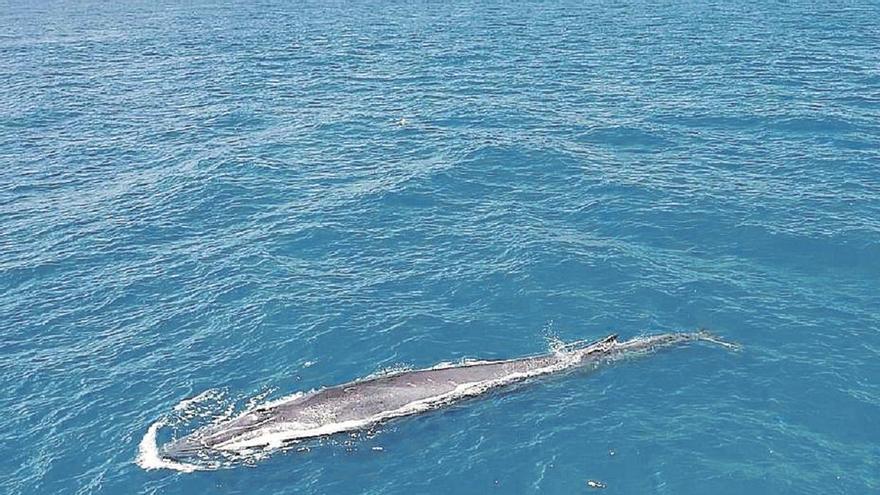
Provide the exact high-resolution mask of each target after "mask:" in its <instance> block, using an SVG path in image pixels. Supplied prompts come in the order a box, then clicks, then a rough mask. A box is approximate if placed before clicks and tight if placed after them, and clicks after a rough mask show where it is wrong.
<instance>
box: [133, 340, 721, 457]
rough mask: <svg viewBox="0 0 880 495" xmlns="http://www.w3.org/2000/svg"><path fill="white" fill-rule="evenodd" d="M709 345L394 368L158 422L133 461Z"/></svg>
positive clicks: (214, 451)
mask: <svg viewBox="0 0 880 495" xmlns="http://www.w3.org/2000/svg"><path fill="white" fill-rule="evenodd" d="M693 341H706V342H711V343H714V344H720V345H722V346H725V347H729V348H734V345H733V344H729V343H727V342H724V341H722V340H720V339H718V338H717V337H714V336H713V335H711V334H709V333H708V332H697V333H673V334H661V335H654V336H646V337H637V338H634V339H631V340H627V341H622V342H621V341H618V339H617V336H616V335H611V336H608V337H606V338H604V339H602V340H599V341H596V342H592V343H585V342H573V343H570V344H554V345H553V346H552V347H553V349H552V352H550V353H548V354H544V355H540V356H530V357H525V358H519V359H510V360H503V361H474V360H470V361H462V362H459V363H456V364H452V363H440V364H438V365H436V366H434V367H432V368H427V369H421V370H409V369H394V370H390V371H388V372H386V373H381V374H378V375H370V376H369V377H367V378H364V379H361V380H357V381H354V382H350V383H346V384H343V385H339V386H336V387H329V388H324V389H320V390H314V391H311V392H308V393H299V394H294V395H290V396H287V397H283V398H281V399H276V400H272V401H269V402H266V401H265V397H266V396H267V395H263V396H262V397H258V398H257V399H256V400H251V401H250V402H249V405H248V407H246V408H245V410H244V412H242V413H240V414H238V415H237V416H234V417H233V416H232V414H233V412H232V411H233V410H234V408H230V409H227V411H226V414H222V415H220V416H219V417H218V418H216V419H215V420H214V421H212V422H211V423H210V424H204V425H201V426H198V427H196V428H195V429H194V430H191V432H190V433H189V434H187V435H184V436H176V437H177V438H176V439H175V440H172V441H171V442H168V443H166V444H165V445H163V446H162V447H161V448H160V447H159V446H158V433H159V431H160V429H162V428H163V427H164V426H166V425H168V424H169V420H168V419H167V418H166V419H161V420H159V421H157V422H156V423H154V424H153V425H151V426H150V428H149V429H148V431H147V434H146V435H145V436H144V439H143V440H142V441H141V446H140V453H139V456H138V464H139V465H140V466H141V467H143V468H144V469H158V468H167V469H176V470H179V471H194V470H197V469H217V468H219V467H224V466H230V465H234V464H236V463H239V462H244V463H252V462H255V461H257V460H259V459H262V458H264V457H265V456H266V455H269V454H270V453H271V452H273V451H277V450H282V449H286V448H290V447H291V446H293V445H295V444H297V443H298V442H301V441H305V440H309V439H315V438H321V437H327V436H330V435H334V434H337V433H342V432H353V431H360V430H365V429H368V428H370V427H373V426H375V425H377V424H381V423H383V422H385V421H388V420H390V419H393V418H397V417H401V416H409V415H413V414H418V413H421V412H424V411H429V410H432V409H437V408H440V407H443V406H445V405H448V404H452V403H454V402H458V401H460V400H462V399H465V398H468V397H475V396H478V395H481V394H483V393H485V392H487V391H489V390H493V389H496V388H500V387H503V386H506V385H509V384H512V383H516V382H520V381H523V380H527V379H530V378H533V377H538V376H543V375H549V374H554V373H559V372H561V371H564V370H568V369H573V368H577V367H583V366H586V365H593V366H595V365H598V364H600V363H602V362H607V361H611V360H616V359H620V358H621V357H625V356H629V355H633V354H644V353H647V352H650V351H653V350H655V349H657V348H659V347H665V346H671V345H675V344H681V343H686V342H693ZM211 401H214V402H220V399H219V397H218V396H217V395H216V394H215V393H214V392H206V393H205V394H202V395H200V396H197V397H195V398H193V399H189V400H187V401H184V402H182V403H181V404H179V405H178V406H177V407H175V414H177V420H178V421H181V422H184V421H186V420H188V419H191V418H192V417H197V416H198V415H199V414H200V413H199V411H200V408H201V407H202V406H201V404H202V403H204V402H211Z"/></svg>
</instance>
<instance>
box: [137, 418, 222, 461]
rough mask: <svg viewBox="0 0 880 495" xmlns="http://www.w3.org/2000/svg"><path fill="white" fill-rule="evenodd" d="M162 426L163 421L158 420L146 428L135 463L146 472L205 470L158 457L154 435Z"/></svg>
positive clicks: (157, 446) (157, 447)
mask: <svg viewBox="0 0 880 495" xmlns="http://www.w3.org/2000/svg"><path fill="white" fill-rule="evenodd" d="M164 425H165V419H160V420H159V421H156V422H155V423H153V424H151V425H150V427H149V428H147V433H145V434H144V438H142V439H141V443H140V445H139V446H138V455H137V459H135V463H137V465H138V466H140V467H141V468H143V469H146V470H148V471H151V470H154V469H173V470H175V471H181V472H184V473H191V472H193V471H198V470H201V469H205V468H203V467H201V466H196V465H194V464H184V463H182V462H175V461H171V460H168V459H165V458H163V457H162V456H161V455H159V445H158V443H157V442H156V434H157V432H158V431H159V428H161V427H162V426H164Z"/></svg>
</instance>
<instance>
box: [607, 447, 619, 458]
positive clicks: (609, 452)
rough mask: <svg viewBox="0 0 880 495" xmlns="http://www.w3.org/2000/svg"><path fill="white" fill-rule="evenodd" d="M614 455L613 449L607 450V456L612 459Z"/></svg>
mask: <svg viewBox="0 0 880 495" xmlns="http://www.w3.org/2000/svg"><path fill="white" fill-rule="evenodd" d="M615 454H617V452H615V451H614V449H608V455H610V456H611V457H614V455H615Z"/></svg>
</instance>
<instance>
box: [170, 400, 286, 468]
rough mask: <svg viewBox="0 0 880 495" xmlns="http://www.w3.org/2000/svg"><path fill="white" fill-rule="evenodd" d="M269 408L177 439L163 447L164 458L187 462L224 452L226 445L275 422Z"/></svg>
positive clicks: (257, 410)
mask: <svg viewBox="0 0 880 495" xmlns="http://www.w3.org/2000/svg"><path fill="white" fill-rule="evenodd" d="M271 419H272V413H271V412H270V411H269V410H268V409H253V410H251V411H247V412H245V413H242V414H241V415H239V416H237V417H235V418H233V419H230V420H228V421H223V422H221V423H217V424H215V425H211V426H206V427H204V428H200V429H198V430H196V431H194V432H192V433H190V434H189V435H187V436H185V437H181V438H178V439H176V440H173V441H171V442H169V443H167V444H165V446H163V448H162V456H163V457H166V458H168V459H172V460H176V461H187V460H191V459H193V458H196V457H205V456H210V455H212V454H216V453H218V452H221V451H224V450H225V449H224V448H223V447H224V445H226V444H229V443H234V442H236V441H240V440H242V439H245V438H249V437H251V436H254V435H255V434H256V433H258V432H259V431H260V430H261V428H262V427H263V426H264V425H266V423H267V422H269V421H271Z"/></svg>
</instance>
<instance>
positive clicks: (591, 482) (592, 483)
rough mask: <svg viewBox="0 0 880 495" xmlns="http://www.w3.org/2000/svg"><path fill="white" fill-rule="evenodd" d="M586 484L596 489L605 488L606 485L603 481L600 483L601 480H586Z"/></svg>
mask: <svg viewBox="0 0 880 495" xmlns="http://www.w3.org/2000/svg"><path fill="white" fill-rule="evenodd" d="M587 486H588V487H590V488H595V489H597V490H601V489H602V488H605V487H606V486H608V485H606V484H605V483H602V482H601V481H596V480H587Z"/></svg>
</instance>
